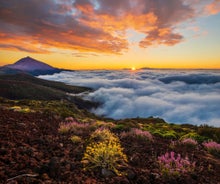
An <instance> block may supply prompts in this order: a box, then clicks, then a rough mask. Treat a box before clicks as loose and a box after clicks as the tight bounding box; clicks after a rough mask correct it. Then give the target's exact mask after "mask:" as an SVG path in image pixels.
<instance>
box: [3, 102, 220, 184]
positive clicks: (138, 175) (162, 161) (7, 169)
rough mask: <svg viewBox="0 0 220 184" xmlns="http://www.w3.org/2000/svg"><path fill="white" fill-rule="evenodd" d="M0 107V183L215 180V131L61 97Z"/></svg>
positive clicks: (219, 151) (217, 178)
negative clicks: (105, 111)
mask: <svg viewBox="0 0 220 184" xmlns="http://www.w3.org/2000/svg"><path fill="white" fill-rule="evenodd" d="M0 104H1V106H0V112H1V116H0V130H1V131H0V136H1V140H0V143H1V147H0V153H1V159H0V165H1V168H0V178H1V179H0V183H7V181H10V182H11V181H14V182H17V183H71V182H72V181H74V183H77V184H78V183H82V182H85V183H111V184H113V183H134V184H135V183H152V184H153V183H155V184H157V183H158V184H159V183H192V184H194V183H201V184H203V183H204V184H205V183H209V182H210V183H216V181H220V176H219V172H220V169H219V168H220V160H219V155H220V146H219V145H220V144H219V143H220V142H219V131H220V128H214V127H210V126H206V125H203V126H193V125H174V124H169V123H166V122H165V121H163V120H162V119H159V118H153V117H149V118H145V119H141V118H134V119H124V120H112V119H105V118H101V117H97V116H95V115H94V114H92V113H90V112H88V111H86V110H84V109H79V108H78V107H77V106H76V105H75V104H74V103H71V102H70V101H68V100H50V101H46V100H44V101H41V100H27V99H25V100H8V99H5V98H0ZM17 176H18V177H17ZM24 176H25V177H24ZM30 176H34V177H30Z"/></svg>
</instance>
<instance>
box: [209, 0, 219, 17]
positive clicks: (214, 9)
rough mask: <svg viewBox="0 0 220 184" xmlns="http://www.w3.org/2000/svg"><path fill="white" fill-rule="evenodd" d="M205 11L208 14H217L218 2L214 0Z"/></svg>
mask: <svg viewBox="0 0 220 184" xmlns="http://www.w3.org/2000/svg"><path fill="white" fill-rule="evenodd" d="M206 10H207V12H208V13H210V14H217V13H219V12H220V0H214V1H213V2H212V3H211V4H208V5H207V6H206Z"/></svg>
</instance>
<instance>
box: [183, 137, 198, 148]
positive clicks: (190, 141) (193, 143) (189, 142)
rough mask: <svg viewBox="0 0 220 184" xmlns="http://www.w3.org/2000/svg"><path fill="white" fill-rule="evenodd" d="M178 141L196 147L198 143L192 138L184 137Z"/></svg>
mask: <svg viewBox="0 0 220 184" xmlns="http://www.w3.org/2000/svg"><path fill="white" fill-rule="evenodd" d="M180 143H181V144H183V145H185V146H189V147H196V146H197V145H198V142H197V141H196V140H194V139H192V138H184V139H182V140H181V141H180Z"/></svg>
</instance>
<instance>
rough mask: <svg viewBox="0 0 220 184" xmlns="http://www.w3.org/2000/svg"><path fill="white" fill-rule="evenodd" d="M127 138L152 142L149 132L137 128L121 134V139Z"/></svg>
mask: <svg viewBox="0 0 220 184" xmlns="http://www.w3.org/2000/svg"><path fill="white" fill-rule="evenodd" d="M127 136H130V137H137V138H139V139H144V140H148V141H153V136H152V134H151V133H150V132H148V131H144V130H141V129H138V128H132V129H131V131H129V132H122V133H121V137H122V138H125V137H127Z"/></svg>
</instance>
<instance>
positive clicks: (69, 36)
mask: <svg viewBox="0 0 220 184" xmlns="http://www.w3.org/2000/svg"><path fill="white" fill-rule="evenodd" d="M201 2H202V1H201ZM201 2H200V1H196V2H195V1H192V2H190V1H186V0H185V1H183V0H119V1H112V0H94V1H93V0H64V1H61V0H41V1H37V0H22V1H19V0H7V1H2V2H1V3H0V24H1V27H0V47H1V48H2V49H10V50H21V51H27V52H36V53H48V52H52V50H53V48H61V49H70V50H78V51H83V52H100V53H103V52H104V53H115V54H117V53H121V52H123V51H126V50H127V49H128V47H129V42H128V38H127V37H126V31H127V30H129V29H132V30H135V31H136V32H139V33H142V34H145V38H144V39H143V40H141V41H140V43H139V45H140V46H141V47H148V46H151V45H160V44H164V45H170V46H171V45H174V44H177V43H179V42H181V41H182V40H183V35H181V33H178V32H177V28H178V26H179V25H180V24H181V23H185V22H186V21H189V20H192V19H194V18H196V16H198V14H197V13H196V12H197V8H198V7H200V9H201V6H202V7H203V8H205V7H206V8H205V9H206V10H208V12H209V13H210V14H215V13H217V12H219V0H215V1H213V2H209V3H206V4H203V3H201Z"/></svg>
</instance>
